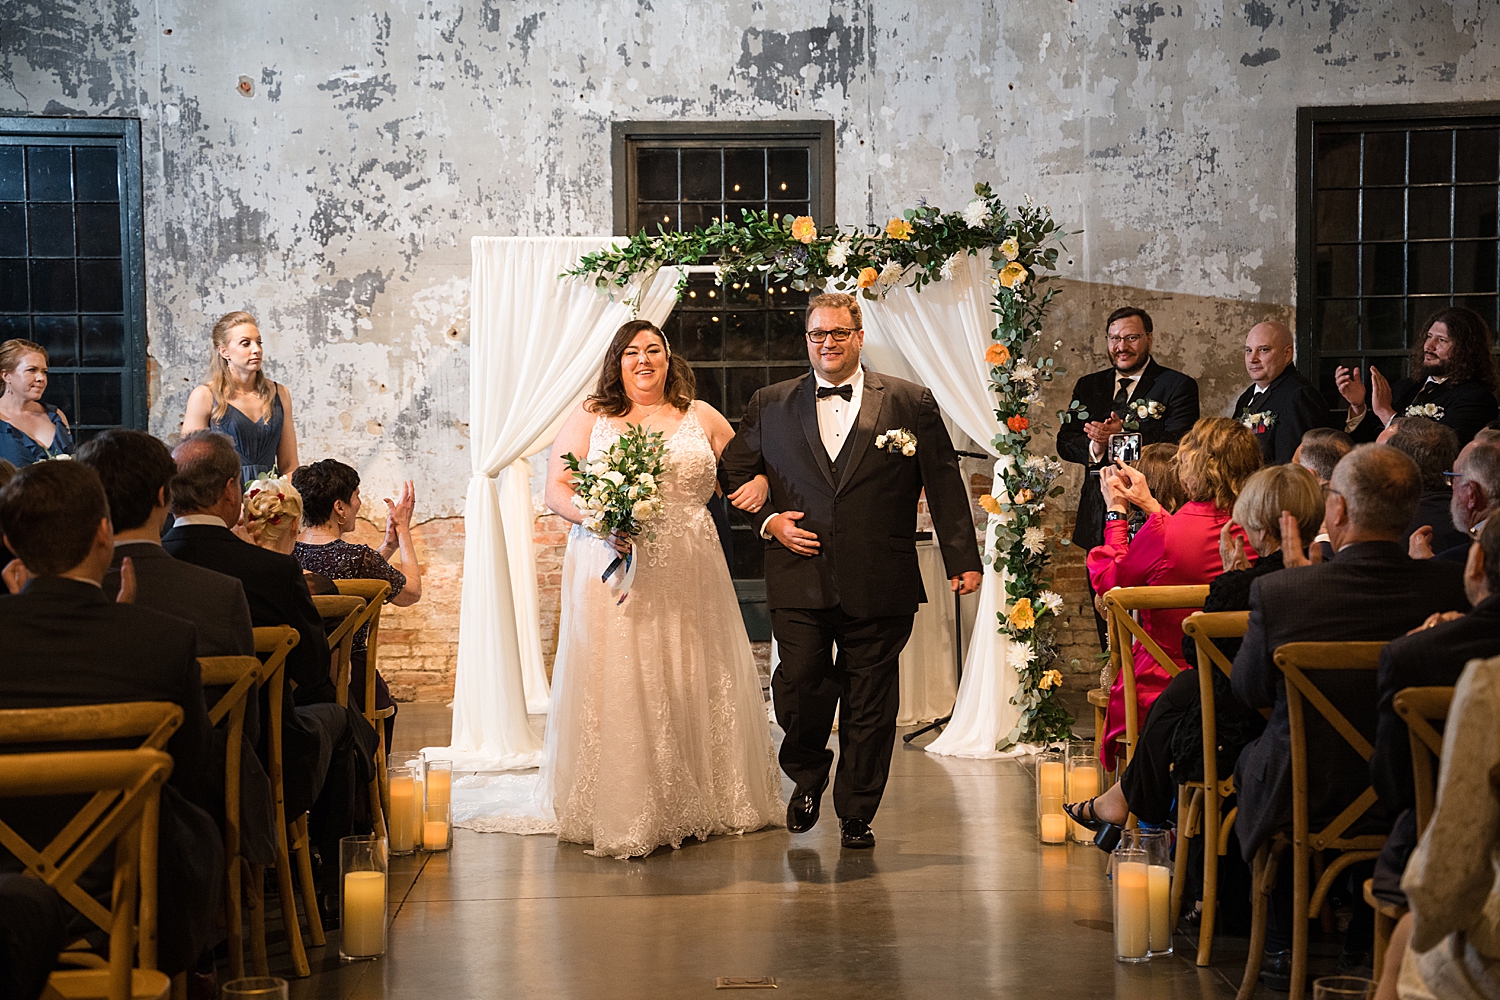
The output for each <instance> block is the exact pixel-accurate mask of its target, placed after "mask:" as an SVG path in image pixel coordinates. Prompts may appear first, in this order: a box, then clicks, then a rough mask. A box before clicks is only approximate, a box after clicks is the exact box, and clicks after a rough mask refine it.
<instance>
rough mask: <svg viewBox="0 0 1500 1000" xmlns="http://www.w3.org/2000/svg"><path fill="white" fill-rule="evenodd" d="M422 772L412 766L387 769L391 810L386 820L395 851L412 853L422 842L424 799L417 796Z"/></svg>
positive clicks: (393, 852)
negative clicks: (419, 775) (418, 781)
mask: <svg viewBox="0 0 1500 1000" xmlns="http://www.w3.org/2000/svg"><path fill="white" fill-rule="evenodd" d="M418 773H419V772H418V770H417V769H416V768H414V767H411V766H409V765H408V766H404V767H392V768H390V769H389V770H387V772H386V784H387V787H388V789H389V792H388V794H389V795H390V804H391V810H390V813H389V815H387V816H386V818H385V819H386V832H387V833H389V835H390V838H391V853H392V854H410V853H412V852H413V851H415V850H416V849H417V847H418V846H419V845H420V844H421V835H422V800H421V799H420V798H419V797H418V796H417V775H418Z"/></svg>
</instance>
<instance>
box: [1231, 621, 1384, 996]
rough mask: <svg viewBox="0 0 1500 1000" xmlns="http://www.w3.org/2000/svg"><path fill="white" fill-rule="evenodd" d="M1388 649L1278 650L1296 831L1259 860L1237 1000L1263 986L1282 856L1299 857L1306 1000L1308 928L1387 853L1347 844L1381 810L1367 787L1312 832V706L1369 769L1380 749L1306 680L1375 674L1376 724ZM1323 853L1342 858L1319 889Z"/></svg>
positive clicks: (1296, 884)
mask: <svg viewBox="0 0 1500 1000" xmlns="http://www.w3.org/2000/svg"><path fill="white" fill-rule="evenodd" d="M1383 648H1385V643H1383V642H1291V643H1287V644H1286V645H1284V646H1281V647H1279V648H1278V649H1277V650H1276V653H1275V657H1274V659H1275V663H1276V666H1277V668H1278V669H1280V671H1281V673H1282V675H1283V676H1284V677H1285V678H1286V700H1287V719H1288V722H1289V725H1290V730H1291V751H1292V827H1291V829H1290V830H1289V831H1288V830H1282V831H1280V832H1278V833H1277V834H1276V835H1275V836H1274V837H1273V838H1271V840H1269V841H1268V842H1266V843H1264V844H1262V845H1261V846H1260V849H1259V850H1258V851H1256V854H1255V864H1254V866H1253V871H1252V875H1251V885H1252V890H1251V898H1252V915H1251V929H1250V955H1249V958H1248V959H1247V961H1246V962H1245V976H1244V979H1243V980H1241V982H1240V989H1239V993H1238V994H1237V995H1236V1000H1249V998H1250V997H1251V995H1252V994H1254V992H1255V988H1256V983H1257V980H1258V979H1259V978H1260V964H1261V958H1262V955H1263V953H1264V951H1265V944H1266V916H1267V910H1268V909H1269V902H1270V895H1271V891H1272V889H1273V888H1274V887H1275V885H1276V872H1277V867H1278V864H1279V862H1280V859H1281V856H1282V855H1283V854H1284V853H1285V851H1286V849H1287V848H1288V847H1290V848H1291V849H1292V865H1293V868H1292V917H1293V919H1292V982H1291V987H1292V988H1291V995H1290V1000H1302V995H1303V992H1304V991H1305V989H1306V983H1307V941H1308V936H1309V935H1308V927H1307V925H1308V921H1309V920H1311V919H1312V918H1313V917H1315V916H1317V915H1318V913H1319V912H1320V911H1321V910H1322V908H1323V902H1324V900H1325V899H1326V897H1327V895H1328V891H1329V889H1330V888H1331V887H1332V886H1333V882H1334V879H1335V878H1337V877H1338V875H1339V873H1340V872H1342V871H1343V870H1344V869H1346V868H1348V867H1349V866H1350V865H1353V864H1357V863H1358V862H1361V861H1370V860H1373V859H1374V858H1376V857H1377V856H1378V855H1379V854H1380V850H1381V848H1382V847H1384V846H1385V841H1386V837H1385V834H1363V835H1354V836H1346V834H1347V833H1348V831H1349V829H1350V828H1351V827H1353V826H1354V824H1355V823H1357V822H1358V821H1359V820H1360V819H1361V818H1362V817H1363V816H1364V815H1365V814H1366V813H1367V812H1368V811H1369V810H1370V809H1371V807H1373V806H1374V805H1375V804H1376V801H1377V798H1376V795H1375V789H1374V787H1373V786H1370V785H1366V786H1365V788H1364V790H1363V791H1362V792H1360V793H1359V795H1357V796H1355V798H1354V800H1353V801H1351V802H1350V803H1349V804H1348V805H1347V806H1345V807H1344V809H1343V810H1342V811H1341V812H1340V813H1339V814H1338V815H1337V816H1335V817H1334V818H1333V820H1331V821H1330V822H1329V823H1328V825H1327V826H1324V827H1323V828H1322V829H1319V830H1313V829H1312V828H1311V825H1312V820H1311V815H1310V813H1311V807H1310V805H1309V803H1308V798H1307V706H1308V705H1311V706H1312V708H1313V710H1314V712H1316V713H1317V715H1319V716H1321V717H1322V718H1323V719H1324V721H1326V722H1327V723H1328V725H1329V726H1331V727H1332V728H1333V730H1334V731H1335V732H1336V733H1337V734H1338V735H1339V736H1340V737H1342V738H1343V740H1344V741H1345V742H1346V743H1348V744H1349V745H1350V746H1351V747H1353V748H1354V750H1355V752H1357V753H1358V754H1359V755H1360V757H1362V758H1363V759H1364V760H1365V761H1366V762H1368V761H1369V759H1370V757H1371V756H1372V755H1373V754H1374V752H1375V748H1374V747H1373V746H1372V745H1371V744H1370V740H1369V739H1368V738H1367V737H1366V736H1365V735H1364V734H1363V733H1361V732H1360V731H1359V730H1358V729H1357V728H1355V726H1354V724H1353V723H1351V722H1350V721H1349V719H1348V717H1347V716H1345V715H1344V713H1343V712H1341V711H1340V710H1339V709H1338V708H1337V707H1336V706H1335V705H1334V704H1333V703H1332V702H1331V701H1329V700H1328V697H1327V695H1325V694H1324V693H1323V692H1322V691H1321V690H1320V689H1319V688H1318V686H1317V685H1316V684H1314V683H1313V682H1312V680H1311V679H1310V678H1309V677H1308V676H1307V673H1306V671H1309V670H1316V671H1327V672H1330V673H1332V672H1335V671H1337V672H1343V673H1349V672H1354V671H1360V672H1364V673H1368V674H1369V675H1370V677H1369V684H1368V686H1367V693H1368V697H1369V699H1370V703H1371V709H1372V711H1371V713H1370V714H1371V717H1373V716H1374V712H1373V707H1374V699H1375V672H1376V670H1377V669H1378V668H1379V666H1380V651H1381V650H1382V649H1383ZM1319 851H1340V852H1342V853H1341V854H1340V855H1339V856H1338V857H1337V858H1336V859H1334V861H1333V862H1332V863H1331V864H1329V865H1327V866H1326V867H1325V868H1324V869H1323V872H1322V874H1321V875H1319V876H1318V879H1317V882H1316V884H1309V883H1310V882H1311V881H1312V874H1313V873H1312V867H1313V855H1314V854H1315V853H1317V852H1319Z"/></svg>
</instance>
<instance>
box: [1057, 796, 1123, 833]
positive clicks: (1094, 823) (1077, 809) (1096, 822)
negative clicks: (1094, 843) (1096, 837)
mask: <svg viewBox="0 0 1500 1000" xmlns="http://www.w3.org/2000/svg"><path fill="white" fill-rule="evenodd" d="M1097 797H1098V796H1095V798H1097ZM1085 808H1086V809H1088V811H1089V812H1088V816H1087V817H1086V818H1085V816H1084V815H1083V810H1084V809H1085ZM1063 812H1065V813H1067V814H1068V817H1069V818H1070V819H1072V821H1073V822H1075V823H1077V824H1078V825H1079V826H1081V827H1083V828H1084V829H1085V830H1088V831H1089V832H1090V833H1098V832H1099V831H1100V830H1102V829H1104V828H1105V827H1106V826H1111V825H1113V824H1111V823H1110V822H1109V821H1107V820H1102V819H1100V818H1099V814H1098V813H1096V812H1095V811H1094V799H1085V800H1084V801H1082V802H1070V803H1068V804H1067V805H1065V806H1063Z"/></svg>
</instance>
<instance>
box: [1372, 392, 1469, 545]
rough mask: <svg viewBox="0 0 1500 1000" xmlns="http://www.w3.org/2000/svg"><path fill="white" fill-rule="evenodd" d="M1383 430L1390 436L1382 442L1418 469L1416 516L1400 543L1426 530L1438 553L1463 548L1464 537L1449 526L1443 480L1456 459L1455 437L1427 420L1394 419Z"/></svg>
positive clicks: (1450, 430)
mask: <svg viewBox="0 0 1500 1000" xmlns="http://www.w3.org/2000/svg"><path fill="white" fill-rule="evenodd" d="M1387 431H1388V432H1389V433H1390V437H1388V438H1387V439H1386V441H1385V443H1386V444H1388V445H1390V446H1391V447H1392V448H1396V449H1398V450H1400V451H1404V452H1406V453H1407V454H1408V455H1410V456H1411V458H1412V461H1414V462H1416V463H1417V468H1418V469H1420V470H1422V498H1421V500H1419V501H1418V502H1417V514H1416V516H1415V517H1413V518H1412V521H1411V526H1410V527H1409V528H1408V529H1407V531H1406V535H1405V536H1404V537H1403V538H1402V539H1401V544H1402V545H1407V544H1408V543H1409V541H1410V539H1411V536H1412V533H1413V532H1415V531H1417V530H1418V529H1419V528H1423V527H1426V528H1430V529H1431V531H1432V539H1431V542H1430V543H1429V544H1431V545H1432V547H1433V548H1434V549H1435V550H1436V551H1438V552H1442V551H1445V550H1447V549H1451V548H1452V547H1453V546H1455V545H1463V546H1466V547H1467V545H1468V543H1469V539H1468V537H1467V536H1466V535H1465V534H1464V533H1463V532H1462V531H1460V530H1458V529H1457V528H1455V527H1454V526H1453V516H1452V512H1451V510H1450V508H1451V505H1452V502H1453V490H1452V489H1450V488H1449V486H1448V480H1447V479H1446V478H1445V477H1444V474H1445V473H1447V472H1449V471H1451V470H1452V469H1453V463H1454V460H1455V459H1457V458H1458V435H1457V434H1454V433H1453V428H1451V427H1445V426H1443V425H1442V424H1440V423H1438V422H1437V421H1436V420H1432V419H1430V418H1428V417H1397V418H1396V419H1395V420H1392V421H1391V427H1390V428H1387Z"/></svg>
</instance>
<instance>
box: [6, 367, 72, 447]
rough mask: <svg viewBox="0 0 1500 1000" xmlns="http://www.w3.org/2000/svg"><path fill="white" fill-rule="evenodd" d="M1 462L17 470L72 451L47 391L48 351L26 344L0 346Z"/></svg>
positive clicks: (59, 412) (63, 422) (65, 426)
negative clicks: (45, 397) (44, 398)
mask: <svg viewBox="0 0 1500 1000" xmlns="http://www.w3.org/2000/svg"><path fill="white" fill-rule="evenodd" d="M0 385H3V388H4V391H3V393H0V460H4V461H7V462H9V463H11V465H13V466H15V467H16V468H22V467H24V466H27V465H30V464H31V463H33V462H40V461H43V460H45V459H49V458H56V457H57V456H58V455H68V454H71V453H72V451H73V434H72V432H71V431H70V430H69V429H68V418H67V417H66V416H64V415H63V412H62V410H59V409H58V408H57V407H55V406H53V405H52V404H51V403H44V402H42V395H43V393H45V392H46V391H47V349H46V348H45V347H43V346H42V345H41V344H34V343H32V342H31V341H29V340H21V339H19V338H18V339H15V340H7V341H6V342H5V343H3V344H0Z"/></svg>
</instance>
